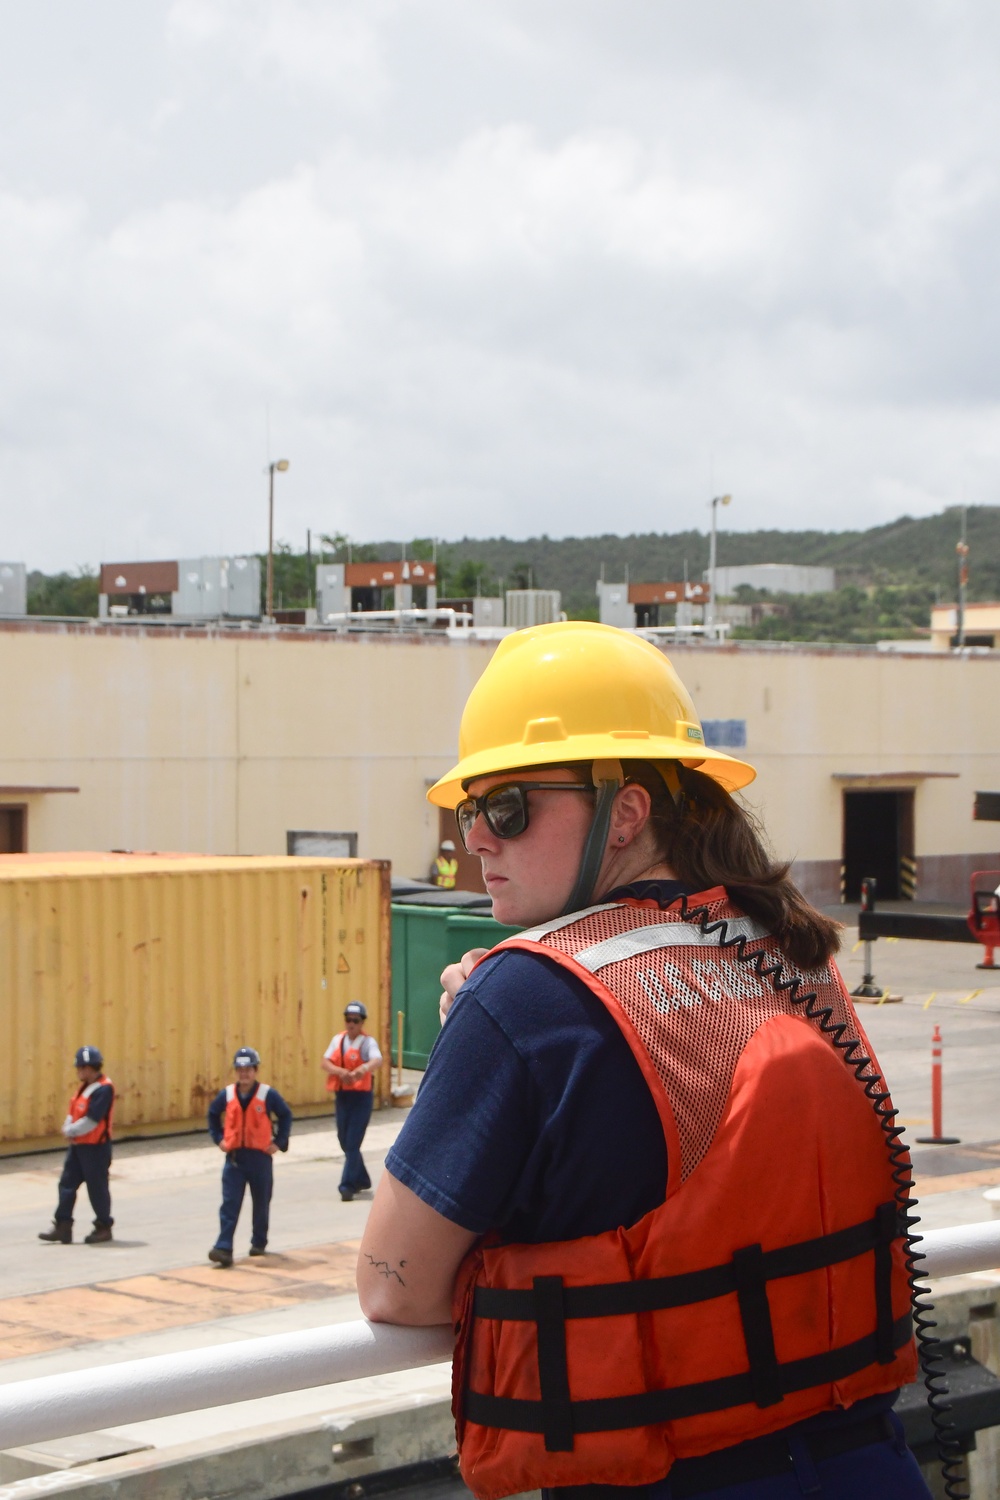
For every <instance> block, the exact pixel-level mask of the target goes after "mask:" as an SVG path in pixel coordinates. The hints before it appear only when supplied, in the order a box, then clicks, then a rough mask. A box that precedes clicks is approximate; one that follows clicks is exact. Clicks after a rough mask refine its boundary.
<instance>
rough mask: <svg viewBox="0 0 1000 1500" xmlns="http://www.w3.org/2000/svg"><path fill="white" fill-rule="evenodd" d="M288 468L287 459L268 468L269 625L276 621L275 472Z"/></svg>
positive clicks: (266, 618)
mask: <svg viewBox="0 0 1000 1500" xmlns="http://www.w3.org/2000/svg"><path fill="white" fill-rule="evenodd" d="M287 468H288V459H287V458H276V459H275V461H274V463H273V464H268V466H267V474H268V486H267V596H266V597H267V603H266V605H265V608H264V619H265V620H267V622H268V623H269V624H270V623H271V622H272V621H273V619H274V471H275V469H277V471H278V473H279V474H284V472H285V470H286V469H287Z"/></svg>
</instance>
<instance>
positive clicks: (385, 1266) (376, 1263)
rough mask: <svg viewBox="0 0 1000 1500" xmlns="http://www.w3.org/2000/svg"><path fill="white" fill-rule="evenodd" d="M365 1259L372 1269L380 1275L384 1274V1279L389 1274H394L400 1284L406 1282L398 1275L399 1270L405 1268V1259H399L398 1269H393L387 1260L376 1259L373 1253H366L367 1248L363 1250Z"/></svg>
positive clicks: (403, 1284) (402, 1284)
mask: <svg viewBox="0 0 1000 1500" xmlns="http://www.w3.org/2000/svg"><path fill="white" fill-rule="evenodd" d="M365 1260H366V1261H367V1262H368V1264H369V1265H370V1266H371V1268H372V1270H373V1271H377V1272H378V1274H379V1275H380V1276H384V1277H385V1279H386V1281H388V1280H389V1277H390V1276H395V1278H396V1280H397V1281H398V1282H399V1284H400V1286H405V1285H406V1282H405V1281H404V1280H403V1278H402V1276H400V1274H399V1271H402V1270H403V1269H404V1268H405V1266H406V1261H405V1260H401V1261H400V1262H399V1271H397V1270H395V1269H394V1268H393V1267H392V1266H390V1264H389V1262H388V1261H387V1260H376V1259H375V1257H374V1255H369V1254H368V1252H367V1250H366V1251H365Z"/></svg>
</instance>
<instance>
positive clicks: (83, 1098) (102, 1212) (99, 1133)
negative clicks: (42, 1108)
mask: <svg viewBox="0 0 1000 1500" xmlns="http://www.w3.org/2000/svg"><path fill="white" fill-rule="evenodd" d="M75 1066H76V1076H77V1079H78V1080H79V1086H78V1088H77V1090H76V1093H75V1094H74V1095H73V1097H72V1098H71V1099H70V1101H69V1112H68V1114H67V1115H66V1118H65V1120H64V1121H63V1122H62V1127H61V1129H62V1133H63V1135H64V1136H65V1137H66V1139H67V1141H68V1142H69V1146H68V1149H67V1151H66V1158H65V1160H64V1162H63V1169H62V1176H61V1177H60V1178H59V1203H58V1206H57V1207H56V1215H55V1220H54V1221H53V1224H52V1228H51V1229H47V1230H45V1231H44V1232H43V1233H42V1234H40V1235H39V1236H38V1238H39V1239H40V1240H45V1241H47V1242H48V1243H49V1244H51V1245H70V1244H72V1243H73V1210H74V1208H75V1206H76V1195H77V1193H78V1192H79V1190H80V1187H81V1186H82V1185H83V1184H84V1183H86V1185H87V1196H88V1197H89V1199H90V1206H91V1208H92V1209H93V1210H94V1227H93V1229H92V1230H91V1231H90V1233H89V1234H88V1235H85V1236H84V1241H83V1243H84V1244H85V1245H106V1244H107V1243H108V1241H109V1240H110V1239H111V1226H112V1224H113V1223H114V1222H115V1221H114V1219H113V1218H112V1217H111V1188H110V1185H109V1181H108V1178H109V1174H110V1172H111V1127H112V1121H113V1117H114V1111H115V1086H114V1084H113V1083H112V1082H111V1079H110V1078H107V1077H106V1076H105V1073H104V1058H103V1057H102V1056H101V1051H100V1048H99V1047H79V1048H77V1053H76V1059H75Z"/></svg>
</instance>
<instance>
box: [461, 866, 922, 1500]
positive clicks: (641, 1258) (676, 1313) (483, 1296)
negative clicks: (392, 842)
mask: <svg viewBox="0 0 1000 1500" xmlns="http://www.w3.org/2000/svg"><path fill="white" fill-rule="evenodd" d="M695 906H699V907H700V908H701V909H703V910H704V912H705V920H704V922H701V921H698V920H692V908H693V907H695ZM734 939H738V940H739V941H738V942H734V943H733V946H732V950H731V951H730V952H725V951H723V950H722V947H721V944H722V942H723V941H725V942H726V943H727V945H728V944H729V943H730V942H731V941H732V940H734ZM500 947H501V948H506V947H511V948H518V949H524V950H527V951H529V952H534V953H544V954H545V955H546V956H547V957H548V958H549V959H550V960H552V959H554V960H555V961H557V962H559V963H560V964H561V965H563V966H564V967H565V968H567V969H568V970H569V971H570V972H571V973H573V974H575V975H576V976H577V977H578V978H579V979H581V980H582V981H583V982H585V983H586V984H587V985H588V987H589V988H590V989H591V990H592V992H593V993H594V994H595V995H596V996H597V997H598V998H599V999H600V1000H601V1001H602V1002H603V1004H604V1005H605V1006H606V1008H607V1010H608V1011H609V1013H610V1014H611V1016H612V1017H613V1018H614V1020H615V1021H616V1022H617V1024H618V1025H619V1027H620V1029H621V1031H622V1033H623V1035H624V1037H625V1039H626V1040H627V1041H628V1043H629V1045H630V1047H631V1049H632V1052H633V1055H634V1056H635V1058H636V1061H637V1062H638V1064H639V1067H640V1068H641V1070H642V1072H643V1075H644V1077H645V1079H646V1082H647V1085H648V1087H649V1089H650V1092H651V1095H652V1097H653V1100H654V1102H655V1104H656V1106H657V1110H658V1112H659V1115H660V1119H661V1122H662V1125H663V1131H664V1137H665V1141H666V1146H667V1165H668V1181H667V1197H666V1200H665V1202H664V1203H663V1204H662V1205H661V1206H660V1207H658V1208H656V1209H654V1210H653V1211H652V1212H651V1213H649V1214H647V1215H645V1217H644V1218H643V1219H641V1220H640V1221H639V1223H638V1224H635V1225H632V1226H631V1227H627V1228H625V1227H623V1228H622V1229H619V1230H617V1231H611V1232H609V1233H606V1234H600V1235H592V1236H588V1237H586V1238H583V1239H579V1240H570V1241H565V1242H563V1243H561V1244H554V1245H553V1244H543V1245H500V1244H497V1243H496V1241H495V1239H494V1241H493V1242H491V1241H490V1240H487V1241H486V1242H484V1243H482V1244H480V1245H479V1246H478V1247H476V1248H475V1249H474V1250H473V1251H472V1252H471V1253H470V1255H469V1256H467V1257H466V1260H465V1262H464V1263H463V1267H462V1270H461V1272H460V1275H459V1279H458V1283H457V1285H456V1296H455V1320H456V1323H457V1325H458V1327H459V1340H458V1346H457V1348H456V1372H455V1373H456V1378H455V1391H456V1417H457V1420H458V1430H459V1451H460V1455H461V1463H462V1474H463V1477H464V1479H465V1482H466V1484H467V1485H468V1486H469V1488H470V1489H471V1490H472V1491H473V1492H474V1493H475V1494H476V1495H477V1496H481V1497H484V1500H497V1497H500V1496H504V1495H508V1494H514V1493H517V1492H518V1491H521V1490H530V1489H535V1488H539V1487H542V1486H545V1487H549V1486H552V1487H557V1486H561V1485H570V1484H617V1485H636V1484H652V1483H655V1482H657V1481H658V1480H660V1479H662V1478H663V1477H664V1476H665V1475H666V1474H667V1473H668V1471H669V1469H670V1467H671V1465H672V1464H673V1462H674V1460H675V1459H676V1458H686V1457H694V1456H696V1455H700V1454H704V1453H711V1452H715V1451H717V1450H719V1449H722V1448H728V1447H730V1446H732V1445H734V1444H737V1443H740V1442H743V1441H746V1440H748V1439H750V1438H754V1437H759V1436H763V1435H764V1434H766V1433H769V1432H774V1431H777V1430H779V1429H780V1428H783V1427H787V1426H789V1425H791V1424H792V1423H795V1422H798V1421H801V1420H803V1419H805V1418H806V1417H810V1416H813V1415H816V1414H817V1413H819V1412H821V1411H826V1410H831V1409H833V1408H835V1407H839V1406H849V1405H851V1404H852V1403H853V1402H855V1401H858V1400H860V1399H862V1398H863V1397H865V1396H870V1395H874V1394H877V1393H879V1392H883V1391H891V1390H895V1389H896V1388H897V1387H898V1386H900V1385H903V1384H905V1383H907V1381H909V1380H911V1379H912V1378H913V1373H914V1371H915V1367H916V1361H915V1355H914V1351H913V1347H912V1339H911V1327H910V1299H909V1287H908V1281H907V1277H906V1272H905V1256H904V1250H903V1240H902V1235H903V1228H902V1225H901V1223H900V1222H899V1215H898V1211H897V1206H896V1203H895V1199H894V1181H893V1175H892V1171H891V1169H890V1163H889V1153H888V1149H887V1146H886V1143H885V1139H884V1135H883V1131H882V1129H881V1127H880V1126H879V1123H878V1120H877V1118H876V1115H875V1111H874V1109H873V1106H872V1103H871V1100H870V1099H869V1097H868V1096H867V1095H866V1093H865V1090H864V1085H863V1081H862V1082H859V1080H858V1079H857V1077H856V1075H855V1071H854V1066H853V1065H852V1066H845V1062H844V1058H843V1055H842V1052H841V1051H838V1049H837V1048H836V1047H835V1046H834V1045H833V1042H832V1040H831V1039H830V1037H829V1036H827V1035H824V1033H823V1031H822V1030H821V1029H820V1026H819V1024H818V1022H817V1021H816V1020H815V1019H809V1018H807V1017H806V1016H805V1014H804V1013H803V1012H804V1009H805V1007H804V1006H803V1005H801V1004H800V1005H798V1006H796V1005H795V1004H794V998H795V993H796V990H795V988H794V987H793V986H792V985H791V984H790V983H789V981H790V980H793V979H795V978H798V980H799V981H800V983H799V986H798V988H800V989H801V990H802V991H803V992H811V991H815V993H816V995H817V999H818V1003H817V1004H813V1005H812V1006H811V1007H810V1008H811V1009H812V1010H813V1012H814V1013H815V1012H816V1011H820V1012H821V1013H822V1014H823V1015H825V1016H826V1017H827V1018H828V1024H833V1023H836V1024H837V1025H843V1027H844V1028H845V1030H844V1032H843V1033H840V1034H839V1037H840V1043H841V1048H842V1047H843V1044H844V1042H845V1041H847V1040H848V1039H850V1038H856V1039H857V1041H858V1044H859V1049H860V1050H859V1051H858V1054H857V1056H858V1057H870V1056H871V1052H870V1049H869V1048H868V1045H867V1042H866V1041H865V1039H864V1035H863V1033H862V1032H861V1030H860V1026H859V1025H858V1021H857V1017H856V1016H855V1015H854V1012H853V1008H852V1007H851V1004H850V1000H849V998H848V996H847V992H846V989H845V988H844V985H843V981H842V980H841V978H840V975H839V974H838V973H837V971H836V969H835V968H833V967H832V966H831V967H830V968H829V969H824V970H822V971H820V972H816V973H811V974H809V975H802V974H799V973H798V971H796V970H795V969H794V968H793V967H792V966H791V965H790V964H789V963H788V961H787V960H786V959H784V958H783V957H782V955H781V954H780V951H779V950H778V948H777V945H776V944H775V943H774V941H773V939H771V938H770V937H769V936H768V935H767V934H766V932H765V931H764V930H763V929H762V928H760V927H759V926H758V925H757V924H756V923H754V922H752V921H751V920H750V919H749V918H747V917H746V916H745V915H744V914H743V913H741V912H739V911H738V910H736V909H735V908H734V907H732V906H731V905H730V904H729V902H728V899H727V897H726V893H725V892H724V891H723V890H721V889H719V890H714V891H709V892H705V893H702V894H701V895H700V896H698V897H693V898H689V901H688V911H687V915H686V917H685V916H684V914H683V913H682V911H681V909H680V907H679V906H677V907H673V908H671V909H670V910H668V911H663V910H661V909H660V908H659V907H655V906H653V905H652V904H650V903H646V904H643V903H636V902H625V903H622V904H613V905H606V906H603V907H599V908H594V909H592V910H590V911H587V912H583V913H577V914H576V915H575V916H574V917H572V918H569V919H566V918H561V919H559V920H558V921H556V922H553V923H549V924H546V925H545V926H544V927H542V928H536V929H534V930H533V931H531V932H528V933H523V934H521V935H520V936H519V937H516V938H511V939H509V940H508V941H507V942H505V943H503V944H501V945H500ZM492 951H493V952H496V951H497V950H496V949H494V950H492ZM741 952H742V953H744V954H745V955H746V956H747V958H748V959H752V960H753V961H752V962H739V961H738V958H737V954H739V953H741ZM779 962H780V966H781V970H780V973H778V972H775V973H774V974H773V976H772V977H773V978H780V979H781V980H782V984H783V988H778V987H776V985H775V984H774V983H773V982H772V977H768V971H769V970H774V969H775V966H776V965H777V964H778V963H779ZM887 1107H888V1106H887ZM625 1430H628V1434H629V1435H628V1438H627V1439H625V1440H623V1439H622V1437H621V1435H620V1434H621V1433H622V1432H623V1431H625Z"/></svg>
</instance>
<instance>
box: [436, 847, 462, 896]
mask: <svg viewBox="0 0 1000 1500" xmlns="http://www.w3.org/2000/svg"><path fill="white" fill-rule="evenodd" d="M457 879H458V860H457V859H456V858H455V845H454V844H453V843H452V841H451V839H442V840H441V847H440V849H439V850H438V856H437V859H436V860H435V861H434V866H433V868H432V870H431V880H432V881H433V882H434V884H435V885H437V886H440V887H441V888H442V890H446V891H453V890H454V889H455V881H456V880H457Z"/></svg>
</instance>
